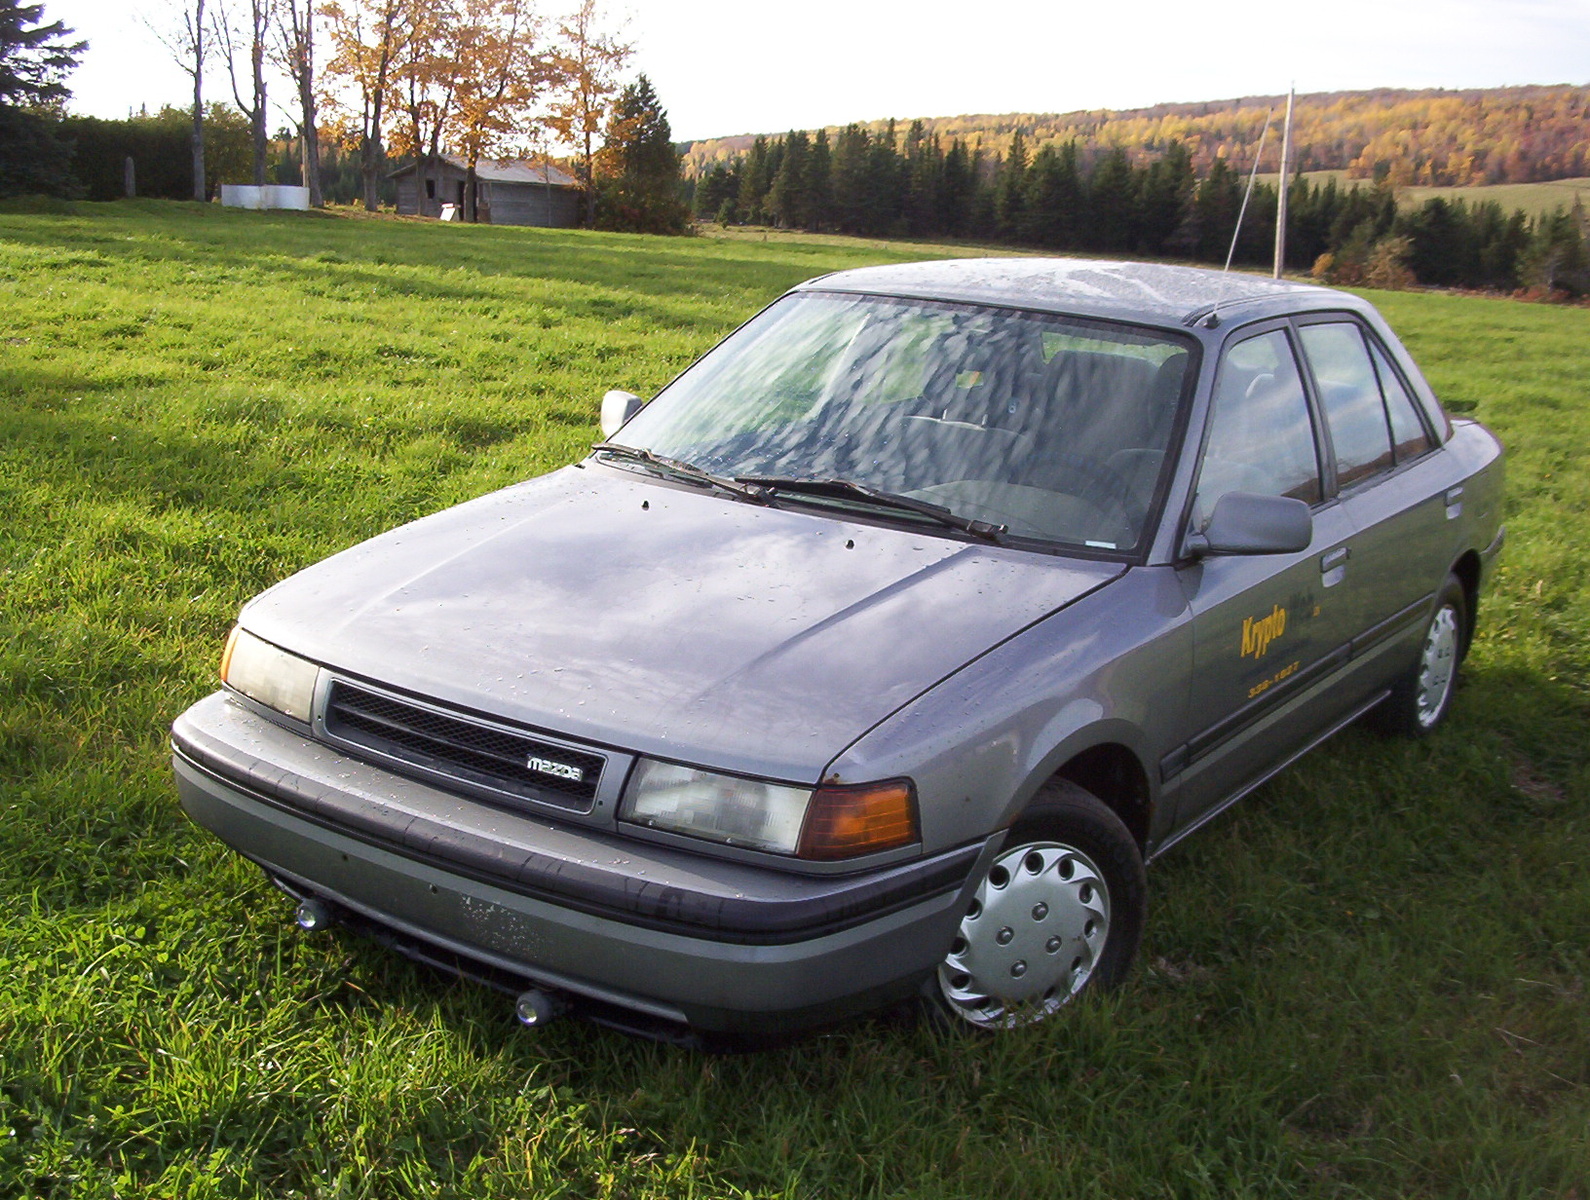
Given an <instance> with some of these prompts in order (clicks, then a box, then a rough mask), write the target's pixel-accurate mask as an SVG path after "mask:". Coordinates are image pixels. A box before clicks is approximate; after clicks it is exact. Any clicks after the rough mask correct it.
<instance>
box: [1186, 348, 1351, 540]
mask: <svg viewBox="0 0 1590 1200" xmlns="http://www.w3.org/2000/svg"><path fill="white" fill-rule="evenodd" d="M1227 492H1257V493H1259V494H1260V495H1264V496H1291V497H1294V498H1295V499H1298V500H1304V501H1307V502H1308V503H1309V504H1318V503H1319V501H1320V482H1319V459H1318V457H1317V455H1316V453H1315V450H1314V430H1313V424H1312V423H1311V422H1310V420H1309V415H1308V401H1307V400H1306V399H1305V398H1304V395H1303V380H1302V377H1301V375H1299V373H1298V369H1297V360H1296V359H1295V358H1294V357H1293V355H1292V347H1291V344H1290V343H1289V342H1288V341H1287V337H1286V334H1285V333H1284V332H1283V331H1281V330H1279V329H1276V330H1272V331H1271V332H1270V333H1263V334H1260V335H1259V336H1258V337H1253V338H1249V339H1248V340H1247V341H1244V342H1238V343H1237V344H1236V345H1235V346H1232V347H1231V348H1230V349H1229V350H1227V351H1226V356H1225V358H1224V359H1223V360H1222V362H1221V364H1220V376H1219V381H1218V383H1217V384H1216V386H1215V397H1214V414H1213V416H1212V418H1211V423H1210V428H1209V442H1208V446H1207V448H1206V449H1205V451H1204V461H1203V467H1202V469H1201V470H1200V472H1199V476H1198V495H1197V498H1196V500H1195V501H1194V514H1193V519H1194V521H1195V522H1196V524H1197V526H1198V527H1199V528H1202V527H1203V526H1204V525H1205V524H1207V523H1208V520H1209V514H1210V513H1211V512H1212V511H1213V510H1214V506H1215V501H1217V500H1219V499H1220V497H1221V496H1224V495H1225V494H1226V493H1227Z"/></svg>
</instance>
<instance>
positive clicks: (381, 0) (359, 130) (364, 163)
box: [320, 0, 412, 212]
mask: <svg viewBox="0 0 1590 1200" xmlns="http://www.w3.org/2000/svg"><path fill="white" fill-rule="evenodd" d="M411 3H412V0H346V4H343V3H337V2H333V3H328V4H324V5H322V6H321V10H320V11H321V16H323V17H324V18H325V19H326V29H327V34H328V36H329V38H330V41H331V59H330V61H328V62H327V63H326V74H327V75H329V76H331V78H332V79H333V80H338V81H341V82H342V83H343V84H344V85H345V93H344V94H342V95H338V94H336V93H334V94H333V96H332V101H331V107H332V111H333V114H334V115H335V116H336V117H337V118H338V119H339V123H340V124H342V125H343V127H344V128H345V129H346V128H347V126H348V124H349V118H350V117H351V118H352V124H353V129H352V130H350V131H348V132H347V133H345V135H344V138H343V142H344V144H345V145H348V146H350V147H351V148H357V150H358V152H359V175H360V178H361V181H362V184H363V192H364V207H365V208H366V209H367V210H369V211H370V212H375V211H376V210H377V209H378V208H380V207H381V193H380V187H381V167H382V164H383V163H384V162H385V161H386V153H385V150H384V148H383V147H382V144H381V133H382V130H383V129H384V121H385V120H386V112H385V107H386V103H387V96H388V93H389V91H390V90H391V87H392V77H393V69H394V66H395V64H396V63H397V62H398V60H399V58H400V57H401V56H402V55H403V54H405V53H406V51H407V47H408V42H409V40H410V37H411V36H412V31H411V29H410V25H409V10H410V6H411ZM347 92H351V93H352V96H353V97H354V98H355V99H354V101H353V102H352V103H350V101H349V98H348V97H347V95H346V93H347Z"/></svg>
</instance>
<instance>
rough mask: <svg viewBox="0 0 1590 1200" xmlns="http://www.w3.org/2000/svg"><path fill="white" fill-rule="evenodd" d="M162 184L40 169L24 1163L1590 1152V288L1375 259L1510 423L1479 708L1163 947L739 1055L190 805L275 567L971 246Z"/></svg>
mask: <svg viewBox="0 0 1590 1200" xmlns="http://www.w3.org/2000/svg"><path fill="white" fill-rule="evenodd" d="M931 253H935V251H933V250H932V249H930V248H915V247H910V248H905V247H899V246H889V245H887V244H883V243H863V242H854V241H850V240H848V239H822V240H819V241H804V240H801V239H796V238H777V239H774V240H772V241H768V242H761V241H758V240H754V239H747V238H741V239H734V240H710V239H707V238H697V239H683V240H661V239H646V238H638V237H624V236H617V235H603V234H584V233H575V232H561V231H560V232H552V231H530V230H511V229H510V230H497V229H490V228H472V227H457V226H443V225H439V224H436V223H419V222H405V221H397V220H372V219H356V218H350V217H345V216H344V217H334V216H325V215H318V214H303V215H300V214H283V215H264V214H253V213H238V212H224V211H221V210H219V209H215V208H210V207H196V206H191V205H176V204H161V203H155V202H135V203H128V204H116V205H103V206H94V205H82V206H78V207H76V208H69V209H65V210H62V211H58V212H49V213H36V214H26V213H18V212H9V213H0V396H3V402H0V515H3V520H0V813H3V816H4V820H3V822H0V1197H7V1198H9V1197H24V1196H25V1197H36V1196H42V1197H131V1196H159V1197H212V1196H213V1197H250V1196H272V1197H280V1196H313V1197H365V1196H372V1197H374V1196H405V1197H407V1196H413V1197H481V1198H485V1197H505V1196H537V1197H540V1196H569V1197H630V1198H638V1197H706V1196H714V1197H716V1196H763V1197H774V1196H778V1197H786V1198H791V1200H793V1198H796V1197H811V1198H818V1197H833V1198H849V1197H886V1196H922V1197H967V1198H978V1200H981V1198H984V1197H991V1196H1005V1195H1012V1196H1014V1195H1021V1196H1043V1197H1062V1196H1064V1197H1089V1196H1097V1197H1134V1198H1135V1197H1156V1196H1163V1197H1266V1198H1269V1197H1278V1196H1333V1197H1334V1196H1341V1197H1393V1196H1396V1197H1401V1196H1421V1197H1423V1196H1428V1197H1449V1196H1450V1197H1455V1196H1462V1197H1501V1196H1519V1197H1522V1196H1556V1197H1563V1198H1564V1200H1566V1198H1567V1197H1574V1198H1576V1200H1584V1198H1585V1197H1586V1196H1587V1195H1590V1186H1587V1181H1590V995H1587V993H1586V978H1587V974H1590V951H1587V948H1586V939H1587V933H1590V819H1587V805H1590V735H1587V730H1590V690H1587V685H1586V680H1587V679H1590V567H1587V565H1586V556H1587V548H1590V505H1587V503H1586V501H1587V498H1590V466H1587V462H1590V456H1587V455H1586V454H1585V443H1586V440H1587V436H1590V310H1586V309H1584V308H1554V307H1548V306H1536V305H1524V304H1518V303H1512V302H1507V301H1500V300H1485V299H1474V298H1462V297H1452V296H1442V295H1426V294H1415V293H1400V294H1387V295H1381V296H1378V297H1377V300H1378V301H1379V302H1380V303H1381V304H1382V306H1383V308H1384V310H1385V312H1386V313H1387V315H1388V316H1389V317H1390V318H1391V320H1392V322H1393V324H1394V325H1396V327H1397V328H1398V329H1399V330H1400V331H1401V332H1402V334H1403V335H1404V337H1405V339H1406V341H1407V342H1408V343H1409V345H1410V347H1411V348H1412V349H1413V351H1414V353H1415V354H1416V356H1418V357H1419V358H1420V360H1421V361H1422V363H1423V364H1424V366H1425V368H1426V371H1427V373H1428V374H1429V375H1430V377H1431V379H1432V381H1433V382H1434V384H1435V386H1436V388H1437V390H1438V391H1439V392H1440V393H1441V394H1442V395H1443V396H1444V397H1445V398H1446V399H1447V400H1448V401H1449V402H1450V403H1451V405H1452V407H1453V408H1454V409H1457V410H1461V411H1462V412H1466V413H1473V414H1476V415H1478V416H1479V417H1480V418H1481V419H1483V420H1485V421H1486V422H1488V423H1489V424H1490V425H1491V426H1492V427H1493V428H1495V429H1496V430H1497V431H1498V432H1499V433H1500V434H1501V435H1502V437H1503V438H1504V440H1505V441H1506V442H1507V443H1508V446H1509V448H1510V451H1511V460H1510V481H1511V499H1510V515H1509V530H1510V540H1509V545H1508V551H1507V555H1506V557H1505V560H1504V563H1505V565H1504V567H1503V569H1502V571H1501V574H1500V577H1499V579H1498V581H1497V585H1496V587H1495V589H1494V591H1493V593H1492V594H1491V595H1490V596H1488V597H1487V599H1486V601H1485V604H1484V607H1483V611H1482V627H1481V632H1480V635H1479V638H1478V640H1477V642H1476V645H1475V649H1474V654H1473V656H1472V658H1471V659H1470V662H1469V666H1468V669H1467V674H1466V682H1465V686H1464V688H1463V690H1462V692H1461V693H1460V696H1459V699H1458V703H1457V706H1456V710H1455V712H1454V715H1453V719H1452V721H1451V723H1450V724H1449V725H1448V726H1447V727H1446V728H1445V729H1444V731H1443V732H1442V733H1440V734H1439V735H1438V736H1436V737H1434V738H1433V739H1430V740H1428V741H1426V742H1423V743H1419V744H1405V743H1399V742H1388V741H1383V740H1380V739H1377V738H1375V737H1374V736H1372V735H1370V734H1368V733H1365V732H1363V731H1359V730H1356V729H1355V730H1349V731H1347V732H1346V733H1345V734H1344V735H1342V736H1340V737H1338V738H1336V739H1335V740H1334V741H1332V742H1331V743H1329V744H1328V745H1327V746H1326V747H1324V748H1322V749H1321V750H1320V751H1318V752H1316V753H1314V754H1313V755H1311V756H1309V757H1308V758H1307V759H1306V760H1305V761H1304V762H1303V763H1302V764H1300V765H1299V766H1297V767H1295V768H1293V769H1292V770H1290V771H1289V772H1287V773H1286V774H1285V775H1283V776H1282V777H1280V778H1279V779H1277V780H1276V781H1274V782H1273V783H1271V784H1270V785H1268V786H1266V787H1265V788H1263V789H1262V790H1261V791H1260V792H1258V793H1256V794H1255V795H1254V796H1252V797H1250V798H1249V799H1248V800H1247V801H1246V802H1244V804H1242V805H1241V806H1239V807H1238V808H1237V809H1236V810H1234V811H1233V812H1232V813H1230V814H1228V815H1226V816H1225V817H1223V818H1222V819H1221V820H1220V821H1219V822H1217V823H1216V824H1215V825H1214V826H1213V827H1212V828H1211V829H1209V830H1207V831H1206V832H1204V833H1202V834H1200V835H1199V836H1198V837H1197V838H1195V839H1193V840H1191V841H1190V842H1188V843H1187V844H1185V846H1183V847H1182V848H1179V849H1178V850H1176V851H1175V852H1173V853H1172V854H1170V855H1169V856H1168V857H1167V858H1166V859H1165V860H1163V861H1162V862H1160V863H1159V864H1157V865H1156V866H1155V867H1154V868H1153V870H1151V872H1150V882H1151V897H1152V910H1151V914H1150V921H1149V926H1148V931H1147V937H1146V941H1145V944H1144V948H1143V955H1142V958H1141V960H1140V963H1139V967H1138V969H1137V971H1136V972H1135V974H1134V975H1133V977H1132V978H1131V980H1130V981H1129V982H1128V983H1127V985H1126V986H1125V987H1124V988H1122V989H1121V990H1120V991H1118V992H1117V993H1115V994H1113V995H1111V996H1108V997H1104V998H1099V999H1095V1000H1092V1001H1090V1002H1087V1003H1083V1004H1080V1005H1078V1006H1076V1008H1075V1009H1074V1010H1072V1011H1068V1012H1067V1013H1066V1014H1064V1016H1063V1018H1062V1019H1059V1020H1055V1021H1052V1022H1049V1023H1047V1024H1045V1025H1043V1026H1040V1027H1037V1028H1033V1029H1029V1030H1024V1031H1019V1032H1016V1033H1013V1034H1011V1035H1010V1036H1008V1037H1004V1038H1002V1039H1000V1040H999V1041H998V1042H997V1043H990V1042H984V1041H979V1040H974V1039H970V1038H956V1037H946V1036H942V1035H938V1034H935V1033H934V1032H933V1031H932V1030H930V1029H928V1028H924V1027H922V1026H919V1025H917V1024H915V1023H913V1022H912V1021H910V1020H908V1019H906V1018H904V1017H902V1016H899V1015H885V1016H883V1017H879V1018H877V1019H875V1020H871V1021H866V1022H860V1023H856V1024H853V1025H850V1026H847V1027H845V1028H842V1029H839V1030H837V1031H835V1032H833V1033H830V1034H826V1035H823V1036H819V1037H816V1038H814V1039H812V1040H809V1041H807V1042H804V1043H802V1044H800V1045H798V1046H795V1047H793V1048H789V1049H784V1050H778V1051H772V1052H767V1053H763V1054H757V1055H747V1056H740V1057H727V1058H725V1057H718V1058H713V1057H707V1056H703V1055H699V1054H695V1053H691V1052H687V1051H682V1050H678V1049H674V1048H669V1047H663V1046H658V1045H653V1044H648V1043H643V1042H638V1041H634V1040H631V1039H628V1038H625V1037H622V1036H619V1035H616V1034H612V1033H607V1032H603V1031H601V1030H598V1029H596V1028H594V1027H590V1026H587V1025H584V1024H581V1023H578V1022H561V1023H559V1024H556V1025H554V1026H552V1027H550V1028H548V1029H545V1030H543V1031H540V1032H536V1033H533V1034H532V1033H529V1032H527V1031H524V1030H522V1029H521V1028H519V1027H518V1026H517V1024H516V1023H515V1022H514V1021H513V1019H512V1015H511V1012H510V1008H509V1005H508V1003H507V1001H506V999H505V998H504V997H501V996H499V995H497V994H495V993H490V992H487V991H484V990H483V989H480V988H477V987H473V986H468V985H462V984H458V983H454V982H450V981H448V980H446V979H443V978H440V977H438V976H435V975H432V974H429V973H426V972H424V971H421V970H419V969H417V968H414V967H412V966H410V965H408V964H407V963H406V962H404V961H402V960H400V959H398V958H396V957H394V956H391V955H388V954H386V953H384V952H382V951H380V950H377V949H375V948H373V947H370V946H368V945H365V944H362V943H359V942H357V941H355V940H352V939H347V938H343V937H340V936H335V935H333V936H316V937H307V936H303V935H300V934H299V933H298V932H297V931H296V930H295V929H294V928H293V927H292V926H291V924H290V921H289V908H288V905H287V903H286V901H285V900H284V899H283V898H281V897H280V896H279V895H277V894H276V893H274V892H273V891H272V890H271V889H270V888H268V887H267V886H266V885H265V883H264V881H263V880H262V878H261V877H260V876H259V874H258V873H257V872H256V871H255V870H254V869H253V868H250V867H248V866H246V865H245V864H244V863H242V862H241V861H240V860H238V859H237V858H236V857H234V856H233V855H231V854H230V853H229V852H227V851H225V850H223V849H222V848H221V847H220V846H219V844H218V843H216V842H214V841H213V840H212V839H210V838H209V837H207V836H205V835H203V834H201V833H199V832H198V831H197V830H195V829H194V828H193V827H192V826H190V825H189V824H188V822H187V821H186V819H185V818H184V817H183V816H182V814H181V812H180V810H179V809H178V807H177V805H176V801H175V797H174V794H173V788H172V785H171V780H170V772H169V766H168V762H167V740H166V729H167V727H168V725H169V723H170V721H171V720H172V718H173V717H174V716H175V715H176V714H177V713H178V712H180V711H181V710H182V708H184V707H185V706H186V705H187V704H189V703H190V702H192V701H193V700H195V699H197V698H198V697H200V696H201V695H203V694H205V693H206V692H208V691H210V690H212V689H213V687H214V686H215V683H214V677H215V664H216V661H217V657H218V654H219V651H220V647H221V641H222V638H223V637H224V635H225V633H226V630H227V628H228V626H229V625H230V623H231V621H232V619H233V617H234V615H235V613H236V611H237V608H238V606H239V605H240V604H241V603H242V602H243V601H244V600H245V599H246V598H247V597H249V596H250V595H252V594H253V593H255V592H257V591H259V590H260V589H262V588H263V587H265V586H266V585H268V584H270V583H271V582H273V581H274V580H277V579H280V578H281V577H282V576H284V575H286V574H287V573H289V572H290V571H293V570H294V569H296V568H298V567H300V566H303V565H305V564H307V563H310V562H313V561H315V560H316V559H319V558H321V557H322V556H324V555H325V554H327V553H329V552H331V551H334V550H337V549H339V548H341V547H344V546H347V545H349V544H350V543H353V542H355V541H357V540H359V539H361V538H364V537H366V536H368V535H370V534H373V533H375V532H377V531H378V530H381V529H385V528H387V527H389V526H391V525H392V524H394V523H396V522H399V521H402V520H404V519H406V518H409V517H413V516H415V515H417V514H420V513H425V512H429V511H432V510H434V509H436V508H439V507H441V506H443V505H447V504H451V503H454V502H456V501H459V500H463V499H465V498H467V497H471V496H475V495H478V494H480V493H482V492H484V491H486V490H488V489H491V488H494V487H498V486H500V485H503V484H506V483H509V482H511V481H513V480H517V479H521V478H524V477H526V476H529V475H533V474H535V473H538V472H542V471H545V470H547V469H549V468H551V467H554V466H556V465H559V464H561V463H565V462H568V461H571V460H572V459H574V458H576V457H578V456H580V455H581V454H582V452H583V451H584V449H585V448H586V447H587V446H589V444H590V443H591V442H592V441H593V440H594V439H595V437H596V428H595V419H596V412H597V397H598V396H599V395H600V394H601V392H602V391H603V390H604V389H606V388H608V387H621V388H627V389H630V390H633V391H636V392H640V393H649V392H651V391H654V390H655V389H656V388H657V387H659V386H660V385H661V384H662V383H663V382H665V381H666V380H667V379H668V378H669V377H670V376H671V374H672V373H674V372H675V371H677V370H678V369H679V368H680V367H681V366H683V365H684V364H685V363H686V362H688V361H689V360H690V359H691V358H692V357H693V356H694V355H696V354H698V353H699V352H701V351H702V350H704V349H705V348H706V347H708V346H709V345H711V344H712V343H713V342H714V341H715V340H716V339H717V338H718V337H720V336H721V335H722V334H723V333H724V332H726V331H727V330H728V329H729V328H731V327H732V326H733V325H734V324H736V323H737V322H738V321H740V320H741V319H743V318H744V317H745V316H747V315H748V314H749V313H751V312H752V311H754V310H755V309H756V308H757V307H758V306H760V305H761V304H762V303H764V302H765V301H766V300H767V299H769V298H770V297H772V296H773V295H775V294H776V293H777V292H778V291H779V290H781V289H782V288H784V287H785V286H787V285H788V284H791V283H793V282H795V281H796V280H799V279H802V278H805V277H808V276H811V275H815V274H818V273H820V272H822V271H827V270H831V269H834V268H837V267H846V266H852V265H859V264H862V263H867V262H876V261H883V260H887V259H890V258H901V257H914V256H925V255H927V254H931Z"/></svg>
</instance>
